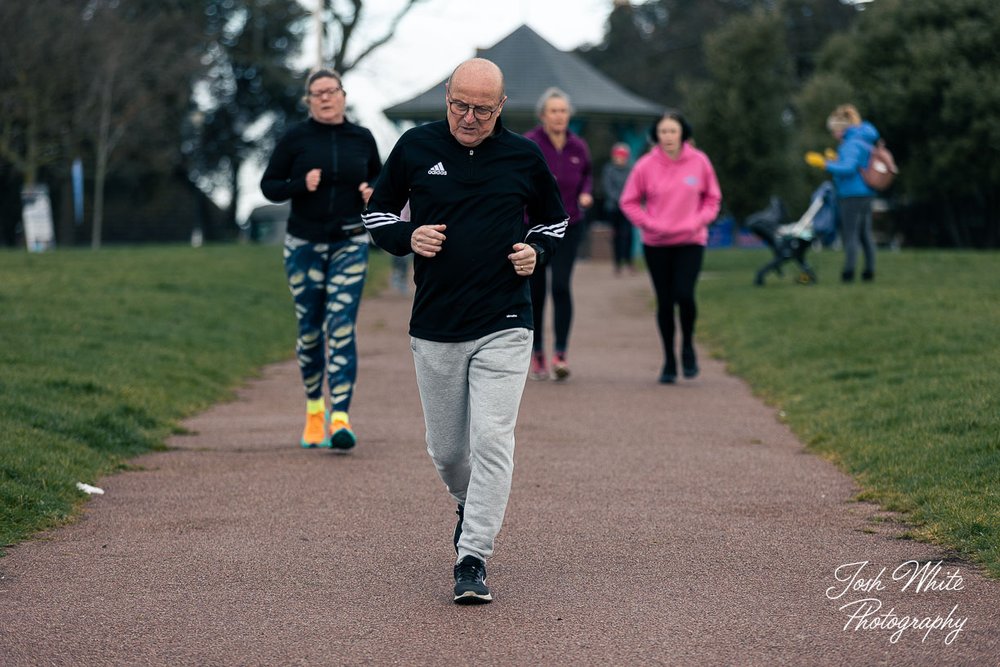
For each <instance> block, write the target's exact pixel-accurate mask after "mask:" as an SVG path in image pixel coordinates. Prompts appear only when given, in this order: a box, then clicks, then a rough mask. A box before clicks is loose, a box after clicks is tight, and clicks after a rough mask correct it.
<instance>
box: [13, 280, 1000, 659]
mask: <svg viewBox="0 0 1000 667" xmlns="http://www.w3.org/2000/svg"><path fill="white" fill-rule="evenodd" d="M703 279H711V276H710V275H705V276H703ZM574 289H575V300H576V315H575V323H574V329H573V337H572V340H571V345H570V357H569V360H570V363H571V367H572V371H573V375H572V376H571V377H570V378H569V380H567V381H565V382H560V383H557V382H554V381H548V382H529V383H528V386H527V387H526V389H525V394H524V399H523V401H522V407H521V413H520V419H519V424H518V430H517V449H516V456H515V461H516V464H515V471H514V484H513V490H512V493H511V498H510V504H509V506H508V510H507V518H506V521H505V524H504V528H503V530H502V531H501V533H500V536H499V538H498V541H497V550H496V554H495V556H494V557H493V558H492V559H491V561H490V563H489V565H488V568H489V578H488V583H489V584H490V585H491V588H492V590H493V594H494V598H495V600H494V602H493V603H492V604H489V605H483V606H478V607H465V606H457V605H455V604H453V603H452V601H451V588H452V585H453V581H452V575H451V567H452V564H453V562H454V551H453V549H452V543H451V539H452V530H453V528H454V521H455V515H454V505H453V504H452V501H451V499H450V498H449V497H448V495H447V493H446V492H445V489H444V487H443V485H442V484H441V482H440V481H439V480H438V477H437V474H436V472H435V471H434V468H433V466H432V464H431V462H430V459H429V458H428V456H427V454H426V451H425V445H424V442H423V435H424V434H423V420H422V415H421V410H420V403H419V399H418V396H417V390H416V380H415V378H414V372H413V363H412V359H411V356H410V349H409V345H408V336H407V334H406V324H407V319H408V314H409V300H408V299H407V298H406V297H403V296H400V295H397V294H393V293H389V292H386V293H384V294H383V295H380V296H378V297H374V298H369V299H367V300H366V301H365V302H364V303H363V304H362V307H361V316H360V322H359V339H360V350H361V357H360V383H359V387H358V391H357V393H356V395H355V400H354V404H353V408H352V412H351V417H352V422H353V424H354V426H355V429H356V431H357V433H358V436H359V445H358V447H357V448H356V449H355V451H353V452H352V453H350V454H348V455H342V454H335V453H333V452H331V451H329V450H304V449H302V448H300V447H299V446H298V438H299V435H300V430H301V427H302V418H303V412H304V410H303V399H302V393H301V388H300V382H299V376H298V370H297V368H296V367H295V365H294V362H288V363H282V364H278V365H275V366H270V367H268V368H265V369H263V371H262V374H261V376H260V377H259V378H258V379H255V380H253V381H251V382H250V383H248V384H247V385H246V386H245V387H244V388H242V389H241V390H240V391H239V393H238V398H237V399H236V400H234V401H232V402H230V403H226V404H222V405H218V406H216V407H214V408H212V409H211V410H209V411H207V412H206V413H204V414H201V415H199V416H197V417H194V418H192V419H190V420H189V421H187V422H185V424H184V425H185V426H186V428H187V429H189V431H190V433H189V434H187V435H182V436H176V437H173V438H171V440H170V441H169V443H168V444H169V445H170V447H171V449H170V451H166V452H160V453H154V454H151V455H147V456H143V457H141V458H139V459H137V460H135V461H134V463H135V465H136V467H137V469H136V470H134V471H130V472H125V473H121V474H117V475H114V476H111V477H108V478H105V479H101V480H97V481H96V482H95V481H94V480H83V481H88V482H90V483H93V484H96V485H97V486H100V487H102V488H103V489H104V490H105V492H106V493H105V494H104V495H103V496H95V497H94V498H93V499H92V500H91V501H90V502H89V503H88V504H87V506H86V509H85V510H84V513H83V517H82V519H81V520H80V521H78V522H76V523H74V524H73V525H70V526H66V527H63V528H60V529H58V530H54V531H52V532H51V533H48V534H45V535H42V536H39V538H38V539H36V540H33V541H29V542H26V543H23V544H21V545H19V546H16V547H13V548H11V549H10V550H9V553H8V555H7V556H6V557H4V558H2V559H0V664H2V665H5V666H7V667H14V666H19V665H87V666H95V665H344V664H346V665H361V664H370V665H466V664H483V665H836V666H837V667H846V666H849V665H997V664H1000V613H998V610H1000V582H998V581H995V580H989V579H986V578H985V577H984V576H982V574H981V573H980V571H978V570H977V568H975V567H974V566H972V565H970V564H968V563H965V562H961V561H958V560H955V559H953V558H951V557H950V556H949V554H947V553H945V552H944V551H943V550H941V549H940V548H938V547H935V546H933V545H927V544H921V543H916V542H912V541H908V540H905V539H901V534H902V532H903V530H904V529H905V527H903V526H900V525H899V524H898V523H896V522H895V521H894V520H893V518H892V517H891V516H888V515H886V514H884V513H881V512H879V511H878V510H877V508H875V507H872V506H870V505H867V504H862V503H858V502H854V500H853V497H854V495H855V494H856V493H857V489H856V487H855V486H854V485H853V483H852V482H851V480H850V479H849V478H848V477H847V476H845V475H844V474H843V473H841V472H840V471H838V470H837V469H836V468H835V467H834V466H833V465H831V464H830V463H828V462H826V461H824V460H822V459H820V458H818V457H816V456H814V455H812V454H810V453H808V452H806V451H805V449H804V448H803V445H802V444H801V443H800V442H799V441H798V440H796V438H795V437H794V436H793V435H792V433H791V432H790V431H789V430H788V429H787V428H786V426H785V425H783V424H782V423H781V421H780V419H779V417H778V415H777V413H776V410H775V409H774V408H772V407H768V406H767V405H765V404H764V403H762V402H761V401H760V400H759V399H758V398H756V397H754V396H753V394H752V393H751V391H750V390H749V388H748V387H747V385H746V384H745V383H744V382H743V381H741V380H740V379H738V378H736V377H733V376H731V375H728V374H727V372H726V368H725V365H724V363H723V362H721V361H719V360H715V359H712V358H711V357H710V354H709V352H710V351H708V350H705V349H700V350H699V355H700V356H699V360H700V364H701V368H702V373H701V375H700V376H699V377H697V378H696V379H694V380H688V381H685V380H680V381H679V382H678V384H677V385H674V386H665V385H659V384H658V383H657V382H656V378H657V376H658V373H659V369H660V365H661V355H660V351H659V342H658V338H657V334H656V328H655V322H654V318H653V314H652V310H651V302H652V298H651V289H650V287H649V284H648V280H647V278H646V277H645V276H644V275H636V276H626V277H621V278H614V277H612V275H611V270H610V268H609V266H608V265H607V264H604V263H600V262H586V263H581V264H580V265H579V266H578V269H577V272H576V277H575V282H574ZM289 312H290V311H289ZM291 343H292V341H289V347H291ZM939 563H940V565H939ZM876 608H877V611H876Z"/></svg>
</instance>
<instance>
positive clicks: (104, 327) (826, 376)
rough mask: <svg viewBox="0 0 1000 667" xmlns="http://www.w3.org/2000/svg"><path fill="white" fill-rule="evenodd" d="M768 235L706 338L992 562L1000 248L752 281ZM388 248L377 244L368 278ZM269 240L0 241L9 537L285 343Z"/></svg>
mask: <svg viewBox="0 0 1000 667" xmlns="http://www.w3.org/2000/svg"><path fill="white" fill-rule="evenodd" d="M767 258H768V253H767V252H765V251H757V250H753V251H749V250H725V251H716V250H713V251H709V253H708V255H707V258H706V263H705V271H704V274H703V277H702V280H701V282H700V284H699V288H698V289H699V305H700V316H699V317H700V319H699V337H700V340H702V341H703V342H706V343H708V344H709V345H710V346H711V349H712V351H713V352H714V353H715V354H716V355H717V356H719V357H721V358H724V359H725V360H726V361H727V362H728V364H729V368H730V370H731V371H732V372H734V373H736V374H738V375H740V376H742V377H744V378H746V379H747V380H748V381H749V382H750V383H751V385H752V386H753V387H754V389H755V391H756V392H757V393H758V394H759V395H760V396H761V397H762V398H764V399H765V400H767V401H768V402H769V403H771V404H772V405H775V406H777V407H779V408H780V409H781V410H782V411H783V413H784V414H785V419H786V420H787V422H788V424H789V425H790V427H791V428H792V429H793V430H794V431H795V432H796V433H797V434H798V435H799V436H800V437H801V439H802V440H803V441H804V442H805V443H806V444H807V445H808V446H809V447H810V448H811V449H813V450H814V451H815V452H817V453H818V454H820V455H821V456H824V457H827V458H829V459H831V460H833V461H835V462H836V463H837V464H838V465H840V466H842V467H843V468H844V469H845V470H846V471H848V472H849V473H850V474H852V475H853V476H854V477H855V478H856V479H857V480H858V483H859V485H860V486H861V488H862V489H863V493H862V497H864V498H866V499H869V500H873V501H876V502H878V503H880V504H881V505H882V506H883V507H885V508H887V509H891V510H897V511H903V512H906V513H907V519H908V520H909V521H910V522H911V523H912V524H913V526H914V529H913V531H912V534H913V535H914V536H915V537H917V538H920V539H927V540H932V541H935V542H938V543H940V544H943V545H946V546H948V547H951V548H953V549H955V550H956V551H958V552H960V553H961V554H962V555H963V556H965V557H968V558H972V559H974V560H977V561H978V562H981V563H983V564H984V565H986V566H987V567H988V568H989V570H990V571H991V573H992V574H993V576H997V577H1000V345H998V344H997V342H996V341H997V338H998V334H997V332H998V331H1000V254H997V253H972V252H943V251H935V252H930V251H928V252H916V251H907V252H902V253H882V254H880V255H879V271H878V280H877V282H875V283H874V284H871V285H867V284H854V285H841V284H840V283H839V282H838V281H837V280H836V278H837V276H838V275H839V264H840V261H841V254H840V253H834V252H823V253H814V254H812V255H811V258H812V259H813V261H814V263H815V264H816V267H817V270H818V273H819V276H820V282H819V283H818V284H816V285H811V286H803V285H798V284H796V283H795V281H794V276H793V274H794V273H795V271H793V270H792V268H791V267H790V266H789V267H788V268H787V270H786V274H787V275H786V276H785V277H784V278H774V277H771V278H769V281H768V284H767V285H766V286H764V287H754V286H753V285H752V284H751V283H752V278H753V273H754V270H755V269H756V268H757V267H758V266H760V265H762V264H763V263H764V262H765V261H766V260H767ZM387 272H388V260H387V258H386V256H385V255H382V254H375V255H373V262H372V276H371V278H370V280H369V285H379V284H383V283H384V282H385V276H386V274H387ZM293 339H294V322H293V317H292V306H291V299H290V297H289V295H288V291H287V288H286V286H285V281H284V275H283V272H282V269H281V250H280V248H277V247H273V246H271V247H267V246H265V247H261V246H246V245H239V246H237V245H231V246H209V247H204V248H198V249H192V248H188V247H182V246H177V247H163V246H160V247H135V248H117V249H106V250H101V251H98V252H92V251H89V250H59V251H57V252H53V253H48V254H42V255H28V254H26V253H24V252H21V251H4V252H0V368H2V373H0V545H4V544H11V543H13V542H16V541H18V540H21V539H24V538H25V537H27V536H29V535H30V534H32V533H33V532H35V531H37V530H39V529H41V528H44V527H48V526H52V525H55V524H58V523H60V522H63V521H65V520H67V519H69V518H71V517H72V516H73V515H74V513H75V512H76V511H77V509H78V508H79V506H80V502H81V501H82V500H83V499H84V497H85V496H84V495H83V494H82V493H81V492H79V491H77V490H76V488H75V483H76V482H77V481H84V482H92V481H93V480H95V479H97V477H99V476H100V475H102V474H105V473H107V472H110V471H113V470H115V469H119V468H121V467H123V466H125V465H127V463H126V462H127V461H128V459H129V458H130V457H133V456H135V455H137V454H139V453H142V452H144V451H148V450H150V449H155V448H157V447H162V443H163V442H164V440H165V438H166V437H167V436H168V435H169V434H170V433H171V431H172V430H174V429H176V428H177V424H178V423H179V422H180V420H181V419H182V418H184V417H186V416H189V415H191V414H194V413H196V412H198V411H200V410H203V409H204V408H206V407H207V406H209V405H211V404H212V403H215V402H217V401H219V400H224V399H226V398H228V397H230V396H231V395H232V392H233V390H234V388H235V387H237V386H238V385H239V384H240V383H241V382H242V381H244V380H245V379H246V378H247V377H249V376H251V375H253V373H254V372H255V371H256V370H257V369H259V368H260V367H261V366H262V365H263V364H265V363H268V362H273V361H278V360H281V359H288V358H290V357H291V355H292V345H293Z"/></svg>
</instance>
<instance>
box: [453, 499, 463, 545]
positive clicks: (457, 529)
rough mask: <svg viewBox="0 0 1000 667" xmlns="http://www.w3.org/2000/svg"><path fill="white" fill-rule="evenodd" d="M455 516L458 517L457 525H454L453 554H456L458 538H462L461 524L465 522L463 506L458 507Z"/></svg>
mask: <svg viewBox="0 0 1000 667" xmlns="http://www.w3.org/2000/svg"><path fill="white" fill-rule="evenodd" d="M455 514H457V515H458V523H456V524H455V553H458V538H460V537H461V536H462V523H463V522H464V521H465V505H459V506H458V509H457V510H455Z"/></svg>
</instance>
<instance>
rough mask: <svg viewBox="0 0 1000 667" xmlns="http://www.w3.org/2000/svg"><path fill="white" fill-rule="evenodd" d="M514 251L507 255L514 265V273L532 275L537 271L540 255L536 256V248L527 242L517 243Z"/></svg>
mask: <svg viewBox="0 0 1000 667" xmlns="http://www.w3.org/2000/svg"><path fill="white" fill-rule="evenodd" d="M513 247H514V252H512V253H511V254H509V255H507V259H509V260H510V263H511V264H513V265H514V273H516V274H517V275H519V276H530V275H531V274H532V273H534V272H535V265H536V263H537V262H538V257H536V256H535V249H534V248H532V247H531V246H530V245H528V244H526V243H515V244H514V246H513Z"/></svg>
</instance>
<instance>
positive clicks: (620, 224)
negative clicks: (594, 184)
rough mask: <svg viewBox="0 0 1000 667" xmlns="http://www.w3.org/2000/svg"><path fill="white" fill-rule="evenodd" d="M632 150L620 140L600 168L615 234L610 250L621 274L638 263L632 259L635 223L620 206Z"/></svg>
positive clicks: (606, 208)
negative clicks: (619, 200)
mask: <svg viewBox="0 0 1000 667" xmlns="http://www.w3.org/2000/svg"><path fill="white" fill-rule="evenodd" d="M631 155H632V149H630V148H629V146H628V144H626V143H623V142H618V143H616V144H615V145H614V146H612V147H611V160H610V161H608V162H607V164H605V165H604V169H603V170H602V171H601V189H602V190H603V191H604V212H605V214H606V215H607V216H608V222H610V223H611V230H612V232H613V236H612V239H611V251H612V254H613V256H614V265H615V275H616V276H617V275H620V274H621V272H622V268H625V269H628V272H629V273H635V265H634V264H633V260H632V239H633V233H632V223H631V222H630V221H629V219H628V218H626V217H625V214H624V213H622V209H621V207H620V206H619V205H618V198H619V197H621V194H622V190H624V189H625V181H626V180H628V175H629V172H631V171H632V165H631V164H629V158H630V157H631Z"/></svg>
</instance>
